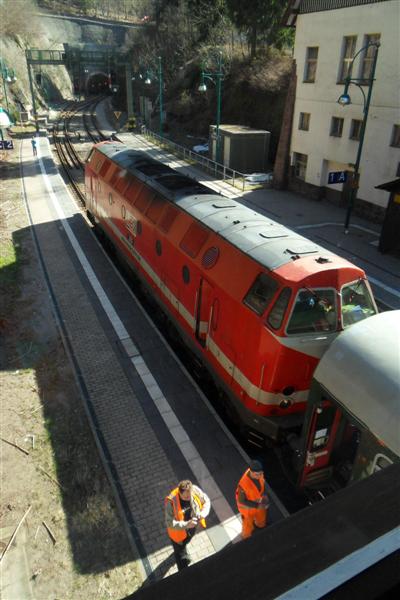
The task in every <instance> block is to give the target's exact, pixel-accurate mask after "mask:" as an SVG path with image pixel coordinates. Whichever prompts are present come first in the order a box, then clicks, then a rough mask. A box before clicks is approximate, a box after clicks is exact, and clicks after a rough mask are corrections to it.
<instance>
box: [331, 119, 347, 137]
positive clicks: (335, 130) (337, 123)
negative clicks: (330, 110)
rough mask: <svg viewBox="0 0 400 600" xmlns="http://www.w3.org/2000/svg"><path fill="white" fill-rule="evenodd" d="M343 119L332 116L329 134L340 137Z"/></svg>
mask: <svg viewBox="0 0 400 600" xmlns="http://www.w3.org/2000/svg"><path fill="white" fill-rule="evenodd" d="M343 121H344V119H339V117H332V121H331V131H330V135H332V136H333V137H342V133H343Z"/></svg>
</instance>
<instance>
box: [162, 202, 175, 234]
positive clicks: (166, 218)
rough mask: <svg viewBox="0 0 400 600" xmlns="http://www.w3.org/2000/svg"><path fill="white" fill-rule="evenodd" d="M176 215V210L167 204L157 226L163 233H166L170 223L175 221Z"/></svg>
mask: <svg viewBox="0 0 400 600" xmlns="http://www.w3.org/2000/svg"><path fill="white" fill-rule="evenodd" d="M177 216H178V211H177V210H176V208H174V207H173V206H167V210H166V211H165V213H164V215H163V218H162V219H161V221H160V223H159V224H158V226H159V227H160V229H161V230H162V231H164V233H168V231H169V230H170V229H171V227H172V223H173V222H174V221H175V219H176V217H177Z"/></svg>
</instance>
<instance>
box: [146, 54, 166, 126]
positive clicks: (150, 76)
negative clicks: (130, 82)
mask: <svg viewBox="0 0 400 600" xmlns="http://www.w3.org/2000/svg"><path fill="white" fill-rule="evenodd" d="M152 79H158V85H159V91H158V94H159V95H158V99H159V105H160V122H159V134H160V137H162V136H163V71H162V61H161V56H159V57H158V75H157V76H155V75H154V74H153V73H152V71H147V74H146V79H145V80H144V82H145V84H146V85H150V84H151V83H152Z"/></svg>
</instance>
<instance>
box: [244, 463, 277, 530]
mask: <svg viewBox="0 0 400 600" xmlns="http://www.w3.org/2000/svg"><path fill="white" fill-rule="evenodd" d="M236 504H237V507H238V509H239V512H240V514H241V516H242V538H243V539H246V538H249V537H250V536H251V534H252V533H253V531H254V527H258V528H260V529H261V528H262V527H265V526H266V524H267V514H268V506H269V501H268V497H267V495H266V493H265V479H264V472H263V468H262V464H261V463H260V462H259V461H258V460H252V461H251V463H250V465H249V468H248V469H246V471H245V472H244V474H243V476H242V478H241V479H240V481H239V483H238V486H237V488H236Z"/></svg>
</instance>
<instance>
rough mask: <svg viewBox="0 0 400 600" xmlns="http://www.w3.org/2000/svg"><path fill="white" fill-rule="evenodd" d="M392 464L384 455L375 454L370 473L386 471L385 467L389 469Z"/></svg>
mask: <svg viewBox="0 0 400 600" xmlns="http://www.w3.org/2000/svg"><path fill="white" fill-rule="evenodd" d="M392 464H393V461H392V460H390V458H388V457H387V456H385V454H377V455H376V456H375V458H374V462H373V464H372V473H377V471H382V469H386V467H390V465H392Z"/></svg>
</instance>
